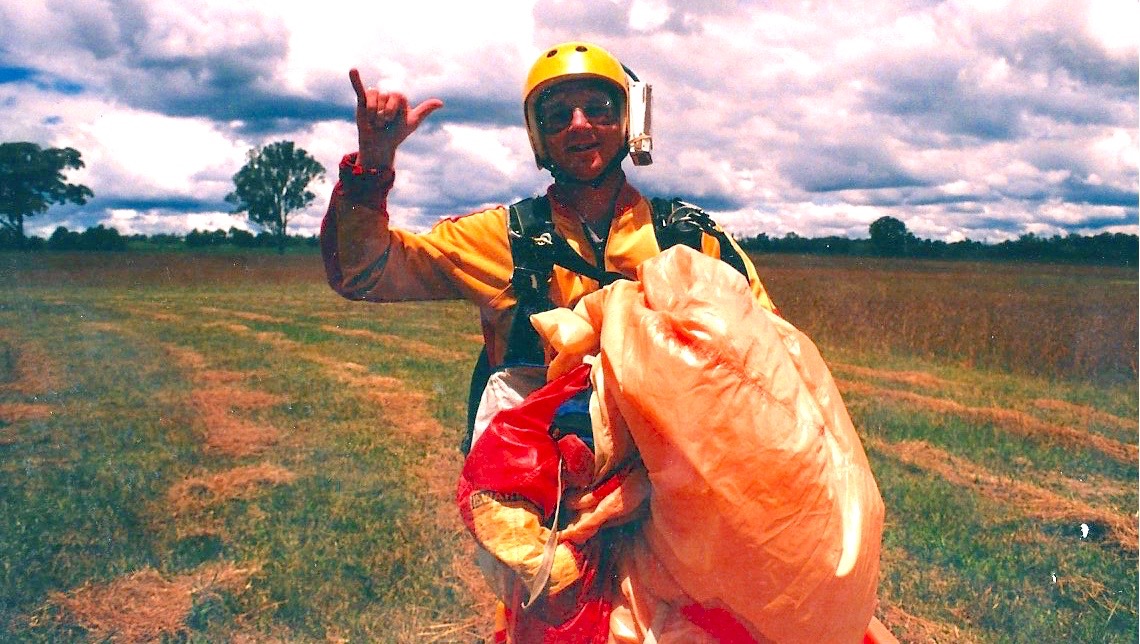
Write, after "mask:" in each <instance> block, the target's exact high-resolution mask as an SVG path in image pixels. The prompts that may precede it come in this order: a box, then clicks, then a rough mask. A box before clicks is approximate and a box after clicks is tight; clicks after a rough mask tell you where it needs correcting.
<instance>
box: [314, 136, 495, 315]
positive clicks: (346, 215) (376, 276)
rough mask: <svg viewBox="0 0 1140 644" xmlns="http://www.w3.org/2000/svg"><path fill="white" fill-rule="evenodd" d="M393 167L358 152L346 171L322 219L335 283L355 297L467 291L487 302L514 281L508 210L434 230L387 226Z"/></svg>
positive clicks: (430, 296)
mask: <svg viewBox="0 0 1140 644" xmlns="http://www.w3.org/2000/svg"><path fill="white" fill-rule="evenodd" d="M394 180H395V176H394V173H393V171H392V170H391V169H385V170H381V171H379V172H378V173H368V172H367V171H363V170H361V168H360V166H359V165H356V154H355V153H354V154H349V155H346V156H345V157H344V159H342V160H341V163H340V177H339V181H338V182H337V185H336V187H335V188H334V189H333V194H332V198H331V200H330V202H329V208H328V211H327V213H326V214H325V218H324V220H323V221H322V222H321V235H320V241H321V255H322V257H323V259H324V264H325V274H326V277H327V278H328V283H329V286H331V287H332V288H333V290H335V291H336V292H337V293H339V294H340V295H341V296H343V297H345V298H348V299H352V300H367V301H372V302H396V301H407V300H441V299H457V298H466V299H468V300H470V301H472V302H474V303H476V304H477V305H480V306H484V305H487V304H489V303H490V302H492V301H493V300H495V299H496V298H498V297H500V296H501V295H502V294H503V293H504V291H505V290H506V289H507V287H508V286H509V285H510V278H511V266H512V261H511V252H510V244H509V242H508V240H507V233H506V210H505V209H504V208H492V209H488V210H483V211H479V212H474V213H472V214H470V215H466V216H462V217H456V218H452V219H445V220H441V221H440V222H439V223H437V224H436V225H435V226H434V227H433V228H432V229H431V230H430V231H428V232H425V233H418V234H417V233H411V232H408V231H404V230H399V229H393V228H389V226H388V212H387V197H388V192H389V190H391V188H392V184H393V182H394Z"/></svg>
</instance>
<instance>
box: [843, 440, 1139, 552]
mask: <svg viewBox="0 0 1140 644" xmlns="http://www.w3.org/2000/svg"><path fill="white" fill-rule="evenodd" d="M864 441H865V442H866V443H867V445H868V446H872V447H874V448H875V449H876V450H878V451H880V452H883V453H885V454H889V455H891V456H892V457H894V458H896V459H898V460H899V461H901V462H903V463H906V464H907V465H910V466H913V467H918V468H920V469H923V470H925V471H928V472H932V473H934V474H937V475H938V476H940V477H942V478H944V479H945V480H947V481H949V482H950V483H952V484H953V485H955V486H959V487H963V488H968V489H971V490H975V491H977V492H978V493H979V494H982V495H983V496H986V497H987V498H991V499H994V500H997V501H1000V502H1003V503H1005V504H1007V505H1009V506H1011V507H1015V508H1017V509H1018V510H1019V511H1022V512H1024V513H1026V514H1027V515H1029V516H1035V517H1038V518H1041V519H1045V520H1048V521H1063V522H1071V523H1072V524H1073V525H1078V524H1081V523H1085V524H1089V525H1099V526H1102V527H1104V529H1105V530H1106V532H1107V534H1108V535H1109V536H1110V537H1111V538H1112V540H1113V541H1115V542H1116V543H1117V544H1118V545H1119V546H1120V547H1121V548H1123V549H1125V550H1129V551H1132V552H1136V550H1137V539H1138V538H1140V537H1138V534H1137V521H1136V517H1134V516H1127V515H1124V514H1121V513H1119V512H1116V511H1113V510H1110V509H1106V508H1100V507H1095V506H1092V505H1090V504H1088V503H1086V502H1084V501H1078V500H1074V499H1068V498H1065V497H1063V496H1060V495H1058V494H1056V493H1054V492H1051V491H1049V490H1046V489H1044V488H1042V487H1038V486H1036V485H1033V484H1031V483H1026V482H1024V481H1020V480H1017V479H1013V478H1009V477H1002V476H997V475H995V474H993V473H991V472H989V471H987V470H985V469H984V468H982V467H981V466H979V465H977V464H975V463H973V462H971V461H969V460H967V459H964V458H960V457H958V456H955V455H953V454H951V453H949V452H947V451H945V450H941V449H939V448H937V447H934V446H933V445H930V444H929V443H926V442H924V441H901V442H898V443H888V442H886V441H882V440H878V439H873V438H867V439H864Z"/></svg>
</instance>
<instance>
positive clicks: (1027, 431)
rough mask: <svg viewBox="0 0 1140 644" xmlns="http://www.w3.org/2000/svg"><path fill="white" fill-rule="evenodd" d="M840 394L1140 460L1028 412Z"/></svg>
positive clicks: (851, 386) (1133, 449)
mask: <svg viewBox="0 0 1140 644" xmlns="http://www.w3.org/2000/svg"><path fill="white" fill-rule="evenodd" d="M838 384H839V390H840V392H841V393H842V394H843V395H844V396H846V395H849V394H852V393H857V394H860V395H863V396H869V397H874V398H888V399H892V400H897V401H900V402H904V403H907V404H910V405H914V406H916V407H921V408H923V409H927V410H930V411H933V412H937V413H948V414H954V415H957V416H960V417H962V418H966V419H970V420H973V421H980V422H988V423H993V424H994V425H996V426H998V427H1001V428H1002V429H1004V430H1007V431H1011V432H1015V433H1018V434H1021V435H1023V436H1028V437H1031V438H1038V439H1056V440H1057V441H1058V442H1060V443H1062V444H1064V445H1069V446H1073V447H1082V448H1084V447H1090V448H1092V449H1095V450H1098V451H1100V452H1101V453H1103V454H1105V455H1106V456H1109V457H1111V458H1113V459H1114V460H1116V461H1117V462H1120V463H1135V462H1136V461H1137V459H1140V448H1138V447H1137V446H1136V445H1127V444H1124V443H1121V442H1119V441H1115V440H1112V439H1109V438H1105V437H1104V436H1101V435H1099V434H1093V433H1090V432H1087V431H1081V430H1078V429H1074V428H1071V427H1065V426H1063V425H1056V424H1053V423H1047V422H1044V421H1041V420H1038V419H1037V418H1034V417H1033V416H1030V415H1029V414H1026V413H1024V412H1019V411H1016V410H1012V409H1001V408H997V407H970V406H967V405H963V404H961V403H959V402H956V401H954V400H949V399H947V398H937V397H934V396H926V395H923V394H918V393H914V392H911V391H902V390H898V389H891V388H886V387H876V386H874V385H870V384H866V383H859V382H850V381H838Z"/></svg>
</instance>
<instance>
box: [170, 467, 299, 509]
mask: <svg viewBox="0 0 1140 644" xmlns="http://www.w3.org/2000/svg"><path fill="white" fill-rule="evenodd" d="M296 478H297V476H296V475H295V474H293V473H292V472H290V471H289V470H287V469H285V468H283V467H280V466H278V465H272V464H269V463H261V464H259V465H246V466H243V467H236V468H233V469H230V470H226V471H225V472H220V473H217V474H204V475H202V476H193V477H190V478H186V479H183V480H182V481H180V482H178V483H177V484H175V485H174V486H173V487H172V488H170V491H169V492H168V493H167V495H166V498H167V502H168V503H169V504H170V507H171V509H172V510H173V511H174V513H175V514H181V513H183V512H185V511H187V510H194V509H198V508H202V507H206V506H211V505H217V504H220V503H225V502H226V501H230V500H232V499H242V498H249V497H251V496H253V495H254V494H256V493H257V492H259V491H260V490H262V489H263V488H265V487H267V486H274V485H285V484H288V483H292V482H293V480H294V479H296Z"/></svg>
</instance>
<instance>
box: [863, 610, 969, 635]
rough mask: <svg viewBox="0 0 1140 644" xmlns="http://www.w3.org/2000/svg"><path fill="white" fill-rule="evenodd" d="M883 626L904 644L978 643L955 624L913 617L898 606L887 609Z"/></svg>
mask: <svg viewBox="0 0 1140 644" xmlns="http://www.w3.org/2000/svg"><path fill="white" fill-rule="evenodd" d="M883 624H885V625H886V626H887V627H888V628H889V629H890V630H891V633H892V634H893V635H894V636H895V637H897V638H898V639H899V641H900V642H904V643H913V644H969V643H971V642H977V641H978V640H977V639H974V638H973V637H971V636H969V635H968V634H967V633H966V632H965V631H963V630H962V629H961V628H958V627H957V626H955V625H953V624H945V623H943V622H937V621H934V620H930V619H924V618H922V617H918V616H915V615H911V614H910V613H908V612H906V611H905V610H903V609H901V608H899V607H898V606H888V607H887V609H886V614H885V615H884V617H883Z"/></svg>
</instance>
